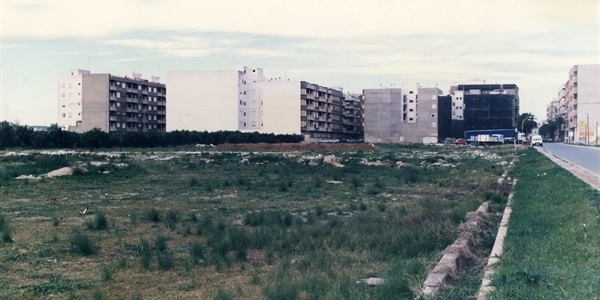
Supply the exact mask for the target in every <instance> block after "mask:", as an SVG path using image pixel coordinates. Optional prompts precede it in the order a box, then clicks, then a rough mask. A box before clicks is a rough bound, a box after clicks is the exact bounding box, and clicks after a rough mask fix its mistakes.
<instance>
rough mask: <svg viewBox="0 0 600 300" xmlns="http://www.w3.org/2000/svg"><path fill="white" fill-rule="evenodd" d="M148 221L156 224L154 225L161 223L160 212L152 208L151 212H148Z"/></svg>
mask: <svg viewBox="0 0 600 300" xmlns="http://www.w3.org/2000/svg"><path fill="white" fill-rule="evenodd" d="M145 217H146V220H148V221H150V222H154V223H158V222H160V213H159V212H158V210H156V208H152V209H150V210H148V211H147V212H146V215H145Z"/></svg>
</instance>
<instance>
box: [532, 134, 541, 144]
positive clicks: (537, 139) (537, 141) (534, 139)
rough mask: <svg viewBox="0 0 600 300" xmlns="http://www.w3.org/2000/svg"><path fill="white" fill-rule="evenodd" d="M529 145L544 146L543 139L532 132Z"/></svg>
mask: <svg viewBox="0 0 600 300" xmlns="http://www.w3.org/2000/svg"><path fill="white" fill-rule="evenodd" d="M531 146H540V147H544V140H543V139H542V136H541V135H539V134H534V135H533V136H532V137H531Z"/></svg>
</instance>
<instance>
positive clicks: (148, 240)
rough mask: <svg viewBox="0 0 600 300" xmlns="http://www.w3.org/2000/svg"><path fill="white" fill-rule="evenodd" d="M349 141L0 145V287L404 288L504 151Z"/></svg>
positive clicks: (366, 293)
mask: <svg viewBox="0 0 600 300" xmlns="http://www.w3.org/2000/svg"><path fill="white" fill-rule="evenodd" d="M352 147H355V148H343V147H337V148H333V147H331V146H330V147H328V148H325V147H324V146H323V148H319V149H301V148H300V149H298V148H292V149H290V148H288V147H279V148H278V147H274V148H273V147H271V148H269V149H267V150H268V151H269V152H266V151H261V150H264V149H257V147H256V146H252V147H246V148H244V147H242V146H237V147H229V148H225V147H221V148H218V149H216V148H209V149H203V151H197V149H195V151H183V150H180V151H175V150H166V151H154V152H151V151H148V150H147V151H142V150H128V151H121V152H116V151H115V152H100V151H95V152H89V151H57V152H39V151H38V152H36V151H25V152H18V151H17V152H3V153H0V193H1V197H0V232H1V238H2V241H0V273H1V274H2V276H0V286H2V287H3V288H2V289H1V291H0V297H3V298H8V299H10V298H31V297H43V298H47V297H51V296H52V297H53V298H57V299H62V298H74V299H77V298H93V299H114V298H117V299H118V298H123V299H165V298H172V299H392V298H394V299H397V298H406V299H412V298H414V295H415V292H418V291H419V289H420V286H421V284H422V283H423V281H424V279H425V277H426V275H427V272H428V270H430V269H431V268H432V266H433V265H434V264H435V263H436V262H437V260H438V259H439V257H440V252H441V250H443V249H444V248H445V247H446V246H448V245H449V244H451V243H452V241H453V240H454V239H455V237H456V234H457V229H456V228H457V225H458V224H459V223H461V222H462V221H463V220H464V218H465V214H466V213H467V212H469V211H473V210H475V209H477V207H478V206H479V205H480V204H481V203H482V202H483V201H486V200H490V201H491V202H492V208H493V210H494V211H499V210H500V209H502V208H503V207H502V206H503V201H504V199H505V197H504V196H505V195H504V193H503V192H500V191H499V188H498V186H497V185H498V184H497V183H496V181H497V178H498V176H500V175H501V174H502V173H503V171H504V168H505V167H506V165H507V162H508V161H511V160H512V157H513V154H511V149H510V148H487V149H482V148H481V149H480V148H469V147H457V146H454V145H448V146H443V147H442V146H431V147H424V146H413V147H408V146H395V147H390V146H388V147H384V146H373V145H364V146H360V147H361V148H358V146H352ZM244 151H254V152H244ZM331 155H334V156H331ZM67 166H70V167H75V169H74V171H73V175H72V176H61V177H47V176H42V175H44V174H47V173H48V172H50V171H52V170H55V169H59V168H62V167H67ZM21 175H32V176H29V179H16V177H18V176H21ZM38 176H40V178H37V177H38ZM35 178H37V179H35ZM84 210H85V214H84V213H83V212H84ZM493 233H494V232H493V230H490V232H489V239H487V240H485V241H484V243H483V244H484V246H491V243H493V238H494V237H493ZM368 276H379V277H383V278H385V280H386V284H385V285H384V286H378V287H369V286H365V285H362V284H357V283H356V282H357V280H359V279H361V278H365V277H368ZM473 286H475V285H473ZM469 288H470V287H469V286H468V285H467V287H466V288H465V289H466V292H464V291H463V293H471V290H470V289H469ZM471 288H472V287H471Z"/></svg>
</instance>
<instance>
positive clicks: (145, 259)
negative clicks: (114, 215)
mask: <svg viewBox="0 0 600 300" xmlns="http://www.w3.org/2000/svg"><path fill="white" fill-rule="evenodd" d="M137 251H138V254H139V256H140V264H141V265H142V268H144V269H146V270H147V269H149V268H150V263H152V251H151V249H150V244H148V241H146V240H145V239H141V240H140V243H139V245H138V249H137Z"/></svg>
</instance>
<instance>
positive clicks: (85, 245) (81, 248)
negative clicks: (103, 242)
mask: <svg viewBox="0 0 600 300" xmlns="http://www.w3.org/2000/svg"><path fill="white" fill-rule="evenodd" d="M71 252H73V253H77V254H81V255H83V256H90V255H94V254H96V253H97V252H98V245H96V244H95V243H94V242H93V241H92V239H91V238H90V237H89V236H88V235H86V234H84V233H81V232H77V231H76V232H74V233H73V234H72V235H71Z"/></svg>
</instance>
